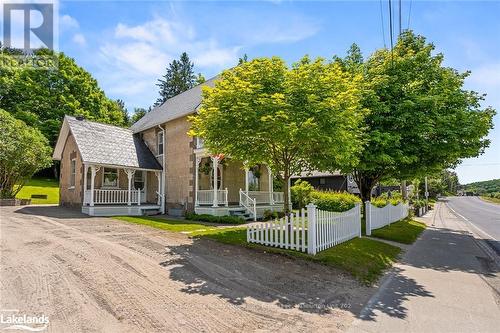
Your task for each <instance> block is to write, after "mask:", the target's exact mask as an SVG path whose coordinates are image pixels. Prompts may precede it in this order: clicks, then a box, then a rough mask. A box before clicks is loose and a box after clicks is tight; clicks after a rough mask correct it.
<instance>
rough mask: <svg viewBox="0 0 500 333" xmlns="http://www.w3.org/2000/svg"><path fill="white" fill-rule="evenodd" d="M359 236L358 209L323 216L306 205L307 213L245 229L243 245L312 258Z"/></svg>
mask: <svg viewBox="0 0 500 333" xmlns="http://www.w3.org/2000/svg"><path fill="white" fill-rule="evenodd" d="M360 236H361V212H360V205H359V204H356V205H355V207H354V208H352V209H350V210H348V211H345V212H340V213H337V212H327V211H323V210H320V209H318V208H317V207H316V206H315V205H314V204H309V205H308V206H307V210H304V209H302V210H301V211H300V212H298V213H292V214H290V216H285V217H284V218H281V219H276V220H273V221H269V222H262V223H256V224H253V225H250V226H248V227H247V241H248V242H251V243H257V244H262V245H267V246H274V247H280V248H284V249H291V250H296V251H302V252H307V253H309V254H316V253H317V252H319V251H322V250H326V249H327V248H330V247H332V246H335V245H337V244H340V243H343V242H345V241H348V240H350V239H352V238H355V237H360Z"/></svg>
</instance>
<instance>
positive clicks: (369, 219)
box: [365, 201, 372, 236]
mask: <svg viewBox="0 0 500 333" xmlns="http://www.w3.org/2000/svg"><path fill="white" fill-rule="evenodd" d="M371 207H372V206H371V203H370V201H365V226H366V235H367V236H370V235H371V234H372V210H371Z"/></svg>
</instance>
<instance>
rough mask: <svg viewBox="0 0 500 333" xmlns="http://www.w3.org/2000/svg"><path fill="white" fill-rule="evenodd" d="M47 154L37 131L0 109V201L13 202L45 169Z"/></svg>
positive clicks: (44, 142)
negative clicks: (28, 182) (26, 183)
mask: <svg viewBox="0 0 500 333" xmlns="http://www.w3.org/2000/svg"><path fill="white" fill-rule="evenodd" d="M51 151H52V150H51V148H50V146H49V145H48V142H47V139H46V138H45V137H44V136H43V134H42V133H41V132H40V131H39V130H38V129H36V128H32V127H30V126H28V125H26V124H25V123H24V122H23V121H21V120H18V119H16V118H14V117H13V116H12V115H11V114H9V113H8V112H7V111H4V110H2V109H0V198H14V197H15V196H16V194H17V193H18V192H19V191H20V190H21V189H22V187H23V185H24V184H25V182H26V181H27V180H28V179H29V178H31V176H33V174H34V173H35V172H37V171H38V170H41V169H43V168H46V167H48V166H49V165H50V163H51V161H52V160H51ZM16 185H17V186H16Z"/></svg>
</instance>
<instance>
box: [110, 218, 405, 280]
mask: <svg viewBox="0 0 500 333" xmlns="http://www.w3.org/2000/svg"><path fill="white" fill-rule="evenodd" d="M113 219H118V220H122V221H126V222H131V223H136V224H141V225H146V226H150V227H153V228H158V229H163V230H167V231H172V232H182V233H184V234H186V235H188V236H193V237H205V238H209V239H212V240H215V241H217V242H220V243H224V244H229V245H236V246H244V247H248V248H251V249H254V250H258V251H265V252H271V253H277V254H281V255H286V256H289V257H294V258H301V259H304V260H310V261H314V262H318V263H321V264H324V265H328V266H333V267H336V268H340V269H343V270H345V271H347V272H349V273H350V274H352V275H353V276H355V277H356V278H357V279H358V280H359V281H361V282H362V283H365V284H371V283H373V282H375V281H376V280H377V279H378V277H379V276H380V275H381V274H382V273H383V271H384V270H385V269H387V268H389V267H391V265H392V264H393V263H394V262H395V261H396V258H397V256H398V255H399V253H400V251H401V250H400V249H399V248H398V247H396V246H392V245H389V244H386V243H382V242H378V241H375V240H372V239H368V238H356V239H353V240H351V241H348V242H346V243H343V244H340V245H337V246H335V247H333V248H330V249H328V250H325V251H321V252H319V253H318V254H316V255H315V256H312V255H308V254H306V253H302V252H298V251H293V250H285V249H279V248H275V247H267V246H262V245H258V244H252V243H247V241H246V240H247V237H246V228H245V227H225V226H220V227H219V226H213V225H206V224H203V223H196V222H188V221H177V220H165V219H159V218H154V217H129V216H119V217H113Z"/></svg>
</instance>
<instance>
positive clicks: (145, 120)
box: [130, 76, 218, 133]
mask: <svg viewBox="0 0 500 333" xmlns="http://www.w3.org/2000/svg"><path fill="white" fill-rule="evenodd" d="M217 78H218V76H215V77H213V78H211V79H210V80H207V81H205V82H204V83H202V84H199V85H197V86H194V87H193V88H191V89H189V90H186V91H185V92H183V93H181V94H179V95H176V96H174V97H172V98H169V99H167V100H166V101H165V102H164V103H163V104H162V105H160V106H157V107H155V108H154V109H153V110H151V111H150V112H148V113H146V115H145V116H144V117H142V118H141V119H139V120H138V121H137V122H136V123H135V124H133V125H132V126H131V127H130V129H131V130H132V131H133V132H134V133H138V132H142V131H144V130H147V129H149V128H152V127H156V126H158V125H160V124H163V123H166V122H167V121H171V120H174V119H177V118H180V117H183V116H187V115H189V114H191V113H194V112H196V109H197V108H198V106H199V105H200V104H201V100H202V87H204V86H209V87H213V86H214V85H215V81H216V80H217Z"/></svg>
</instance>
